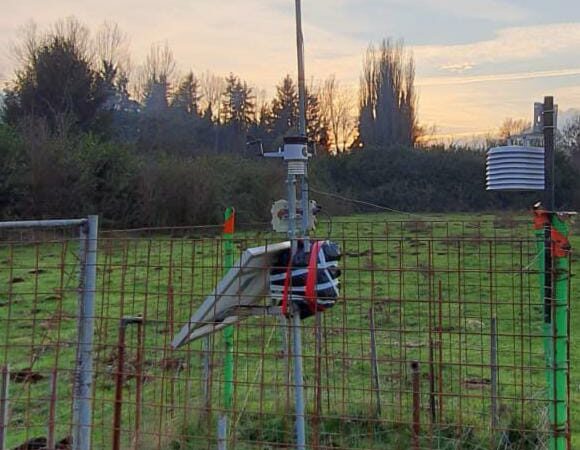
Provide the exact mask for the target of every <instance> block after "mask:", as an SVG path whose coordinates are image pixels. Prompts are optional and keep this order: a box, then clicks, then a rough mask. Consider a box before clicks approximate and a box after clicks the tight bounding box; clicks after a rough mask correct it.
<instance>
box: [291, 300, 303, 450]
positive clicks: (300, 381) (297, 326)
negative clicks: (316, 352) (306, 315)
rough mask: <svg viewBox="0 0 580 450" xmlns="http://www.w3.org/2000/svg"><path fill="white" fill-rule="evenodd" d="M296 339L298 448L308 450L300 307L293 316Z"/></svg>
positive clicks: (295, 389)
mask: <svg viewBox="0 0 580 450" xmlns="http://www.w3.org/2000/svg"><path fill="white" fill-rule="evenodd" d="M292 332H293V338H294V402H295V408H296V448H297V449H298V450H305V449H306V426H305V420H304V378H303V372H302V326H301V322H300V312H299V311H298V307H295V308H294V312H293V315H292Z"/></svg>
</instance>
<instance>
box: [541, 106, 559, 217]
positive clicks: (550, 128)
mask: <svg viewBox="0 0 580 450" xmlns="http://www.w3.org/2000/svg"><path fill="white" fill-rule="evenodd" d="M543 131H544V166H545V168H546V169H545V170H546V188H545V192H544V203H545V207H546V209H547V210H548V211H549V212H554V211H555V207H556V205H555V203H556V202H555V195H554V184H555V180H554V173H555V172H554V97H544V129H543Z"/></svg>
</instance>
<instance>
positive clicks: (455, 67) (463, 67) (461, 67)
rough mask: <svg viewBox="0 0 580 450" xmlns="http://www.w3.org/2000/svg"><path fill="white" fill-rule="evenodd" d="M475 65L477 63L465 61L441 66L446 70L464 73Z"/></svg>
mask: <svg viewBox="0 0 580 450" xmlns="http://www.w3.org/2000/svg"><path fill="white" fill-rule="evenodd" d="M474 67H475V64H472V63H470V62H464V63H461V64H447V65H444V66H441V67H440V69H441V70H445V71H447V72H453V73H463V72H467V71H469V70H471V69H473V68H474Z"/></svg>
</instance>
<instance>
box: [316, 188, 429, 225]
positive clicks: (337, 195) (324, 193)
mask: <svg viewBox="0 0 580 450" xmlns="http://www.w3.org/2000/svg"><path fill="white" fill-rule="evenodd" d="M310 190H311V191H312V192H315V193H317V194H321V195H326V196H328V197H334V198H337V199H339V200H343V201H346V202H351V203H357V204H359V205H364V206H370V207H372V208H375V209H379V210H382V211H388V212H393V213H398V214H407V215H409V216H414V217H420V218H422V219H426V218H428V217H429V216H423V215H421V214H415V213H411V212H407V211H400V210H398V209H394V208H389V207H388V206H384V205H379V204H377V203H372V202H367V201H365V200H358V199H355V198H349V197H345V196H343V195H339V194H333V193H332V192H325V191H320V190H318V189H314V188H313V187H310Z"/></svg>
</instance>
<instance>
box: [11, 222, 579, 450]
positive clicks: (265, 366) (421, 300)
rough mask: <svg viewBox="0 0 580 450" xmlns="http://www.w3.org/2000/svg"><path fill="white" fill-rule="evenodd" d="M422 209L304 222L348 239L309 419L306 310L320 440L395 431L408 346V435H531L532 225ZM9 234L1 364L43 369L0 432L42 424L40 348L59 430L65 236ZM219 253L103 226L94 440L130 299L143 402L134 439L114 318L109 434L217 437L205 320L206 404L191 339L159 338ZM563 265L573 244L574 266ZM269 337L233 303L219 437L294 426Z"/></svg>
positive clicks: (143, 439)
mask: <svg viewBox="0 0 580 450" xmlns="http://www.w3.org/2000/svg"><path fill="white" fill-rule="evenodd" d="M429 218H430V219H433V220H434V222H431V223H429V224H427V225H425V224H422V223H421V222H419V221H415V219H414V218H413V219H412V220H413V221H414V222H411V223H405V222H402V221H403V220H407V221H408V219H409V218H408V217H406V216H397V215H392V214H391V215H361V216H353V217H349V218H343V219H344V220H343V219H340V220H334V223H333V224H332V230H330V229H329V228H330V226H329V224H326V223H325V224H321V226H320V228H319V230H318V231H317V235H318V236H320V237H325V236H326V235H328V234H329V235H330V236H331V237H332V238H333V239H335V240H337V241H338V242H339V243H340V244H341V246H342V248H343V251H344V253H345V255H346V256H345V258H344V260H343V262H342V263H341V264H342V268H343V276H342V297H341V299H340V301H339V302H338V303H337V305H336V306H335V307H334V308H333V309H332V310H330V311H328V312H327V313H325V315H324V330H325V331H324V333H323V348H322V359H321V365H322V367H321V370H320V371H321V379H320V384H321V387H322V389H321V392H320V394H319V395H320V399H321V404H320V408H321V413H322V417H321V418H320V419H319V420H318V421H317V420H316V419H315V415H314V412H315V409H314V408H315V405H316V397H317V393H316V389H315V385H316V384H317V382H316V367H317V360H316V358H315V356H314V355H316V347H315V337H314V334H315V329H314V320H313V319H309V320H307V321H305V322H304V332H303V334H304V354H305V359H304V366H305V374H306V380H305V382H306V396H307V404H308V408H309V420H308V430H309V434H310V436H309V438H310V441H311V442H312V440H313V439H315V438H317V439H318V440H319V442H320V444H321V445H322V446H323V447H322V448H325V447H324V446H326V448H360V449H371V448H377V449H378V448H405V447H408V446H409V445H410V427H409V424H410V423H411V421H412V407H411V398H412V392H411V378H410V369H409V364H410V362H411V361H412V360H419V361H420V362H421V389H422V395H421V403H422V409H421V422H422V438H421V439H422V445H424V446H426V447H427V446H431V447H433V448H439V449H447V448H449V449H451V448H466V449H467V448H473V449H477V448H490V447H493V448H500V449H501V448H505V449H507V448H517V449H522V450H524V449H528V448H529V449H531V448H542V444H541V442H544V441H545V440H546V436H547V434H548V428H547V424H546V419H545V405H546V402H545V398H546V397H545V392H544V386H545V381H544V380H545V375H544V369H543V367H544V366H543V364H544V359H543V347H542V345H543V339H542V337H541V333H542V312H541V303H540V300H541V299H540V297H539V294H538V291H537V275H536V274H535V273H533V270H534V268H535V256H536V253H535V247H534V244H533V242H529V241H525V239H528V238H529V237H530V230H529V227H528V226H527V225H522V224H520V222H518V221H514V220H513V218H510V217H506V216H501V217H496V216H493V215H477V214H455V215H431V216H430V217H429ZM346 219H348V221H347V220H346ZM521 219H523V220H528V217H525V216H523V217H521ZM417 220H419V219H417ZM529 222H531V220H529ZM25 237H26V236H24V237H23V238H22V242H21V243H15V244H13V245H11V244H8V243H6V242H2V243H0V305H1V306H0V323H2V327H1V330H0V336H2V342H3V344H2V346H3V347H2V348H0V351H2V352H3V355H2V361H3V362H7V363H9V364H10V366H11V367H12V369H13V370H22V369H24V368H26V367H31V366H32V367H33V370H34V371H35V372H38V373H40V374H41V375H43V376H45V378H44V379H42V380H40V381H39V382H37V383H16V382H12V384H11V399H12V403H11V423H10V428H9V434H8V447H9V448H12V447H13V446H15V445H17V444H20V443H22V442H23V441H24V440H25V439H27V438H30V437H33V436H39V435H45V434H46V424H47V417H48V404H49V402H48V401H47V396H48V389H49V388H48V386H49V383H48V375H49V374H50V371H51V369H52V368H53V367H55V365H57V366H58V368H59V378H58V398H59V402H58V403H57V421H56V423H57V427H56V428H57V434H58V437H59V438H60V437H63V436H64V435H66V434H68V432H69V428H70V417H71V411H70V389H71V380H72V373H71V372H70V370H71V369H72V367H73V363H74V358H75V354H74V338H75V335H76V322H75V320H74V317H75V313H76V302H77V300H76V291H75V289H76V270H77V269H78V261H77V260H76V257H75V252H76V242H75V241H74V240H71V241H70V242H67V243H66V244H63V242H62V241H61V240H58V241H57V242H54V243H47V242H46V237H42V239H41V240H40V241H39V243H34V242H31V241H28V240H26V239H24V238H25ZM236 238H237V247H238V249H243V248H246V247H248V246H252V245H256V244H263V243H264V242H265V241H269V242H275V241H276V240H279V238H277V237H276V236H273V235H272V234H270V233H259V232H254V231H245V232H241V233H238V234H237V236H236ZM492 238H493V240H492ZM502 238H503V239H504V240H503V241H500V239H502ZM19 239H21V238H19ZM510 239H511V241H510ZM579 245H580V237H573V238H572V246H573V248H576V247H577V246H579ZM220 266H221V241H220V240H219V239H214V238H213V237H211V236H205V237H203V238H201V237H200V238H197V237H196V236H194V235H193V232H192V234H191V235H189V236H187V235H186V236H182V237H179V238H169V237H168V236H164V235H149V236H143V235H136V234H103V235H102V236H101V241H100V253H99V270H98V280H99V281H98V292H97V308H96V315H97V330H96V332H97V334H96V346H95V368H96V370H97V374H96V382H95V410H94V442H95V448H96V449H101V448H102V449H106V448H110V442H111V426H112V425H111V424H112V412H113V400H114V373H115V370H116V366H115V364H116V341H117V331H118V319H119V317H121V316H124V315H135V314H140V315H143V316H144V317H145V318H146V321H147V324H148V325H146V327H145V332H144V348H145V352H144V355H143V359H144V362H143V367H144V369H143V370H144V375H145V382H144V387H143V403H144V407H143V411H142V426H141V436H140V441H139V442H138V443H137V444H135V441H134V437H135V436H134V429H135V422H134V420H135V406H134V405H135V389H136V384H135V379H134V377H133V375H134V373H135V370H136V368H135V366H136V356H137V334H136V328H135V327H130V328H129V329H128V335H127V346H128V348H127V364H126V366H125V371H126V372H127V373H128V375H129V376H128V380H127V381H126V386H125V389H124V391H123V395H124V399H125V403H124V408H123V414H124V415H123V427H122V428H123V433H122V439H123V448H132V446H133V447H135V448H140V449H145V450H146V449H147V448H151V449H154V448H175V449H180V450H185V449H197V448H213V447H215V442H214V443H212V441H211V440H212V439H215V420H216V416H217V411H219V409H220V408H221V381H220V380H221V371H220V368H221V362H222V359H223V353H222V349H223V343H222V342H221V338H220V336H219V335H218V336H215V338H214V340H213V342H212V349H213V350H214V351H213V352H212V358H211V362H212V367H213V372H212V384H211V386H210V392H211V406H212V408H213V413H211V414H205V413H204V412H203V411H204V408H203V394H202V392H203V382H202V356H203V353H202V346H201V343H193V344H191V345H189V346H187V347H186V348H184V349H182V350H179V351H175V352H172V351H171V350H170V349H169V347H168V343H169V342H170V340H171V338H172V335H173V334H174V333H175V332H176V331H177V330H178V329H179V328H180V327H181V325H182V323H183V322H184V321H185V320H187V319H188V318H189V316H190V315H191V312H192V310H194V309H195V308H196V307H197V305H199V304H200V303H201V302H202V301H203V299H204V298H205V296H206V295H207V294H208V293H209V292H210V291H211V289H212V287H213V286H214V285H215V283H216V281H217V280H218V278H219V277H220V275H221V272H222V269H221V268H220ZM521 267H525V268H526V270H524V271H523V272H524V273H523V274H520V272H521V271H520V270H516V271H515V272H510V271H513V270H514V268H515V269H519V268H521ZM577 267H578V262H577V260H576V259H575V258H574V266H573V272H574V273H576V272H577ZM38 269H41V270H40V271H39V270H38ZM400 269H402V271H401V270H400ZM459 269H462V271H461V273H460V272H459ZM20 279H21V280H22V281H17V280H20ZM9 280H12V281H17V282H12V283H11V282H9ZM439 283H441V297H442V302H441V317H442V319H441V327H440V328H441V334H439V333H437V332H435V331H434V330H435V329H437V328H438V327H439V325H438V313H439V311H438V308H439V306H438V305H439V303H438V302H437V298H438V295H439V293H438V286H439ZM577 283H578V281H577V278H576V277H573V278H572V292H573V293H575V292H578V286H577ZM571 303H572V304H573V300H572V301H571ZM429 305H431V311H429ZM490 305H492V306H490ZM371 306H372V307H373V308H374V311H375V322H376V326H377V331H376V334H377V336H376V337H377V342H378V347H377V352H378V356H379V361H380V365H379V366H380V367H379V370H380V384H381V391H380V395H381V409H382V414H381V416H380V417H377V412H376V403H375V392H374V391H373V389H372V382H371V370H370V367H371V363H370V351H369V345H370V344H369V342H370V334H369V317H368V311H369V308H370V307H371ZM492 313H494V314H495V315H496V316H497V320H498V332H499V335H500V337H499V349H498V353H499V364H500V366H501V369H500V386H499V397H500V423H499V428H500V429H502V430H504V431H503V432H498V433H497V434H496V435H492V434H491V433H490V429H489V411H490V388H489V386H488V385H487V382H486V381H485V380H487V379H489V377H490V371H489V334H490V319H491V315H492ZM171 318H173V320H171ZM8 319H10V321H9V322H8ZM7 324H9V326H7ZM571 326H572V344H571V361H572V371H571V405H570V406H571V416H572V429H573V430H576V429H577V428H578V425H580V411H579V409H580V406H578V405H579V404H580V402H579V401H580V392H579V389H578V386H580V377H579V376H578V374H577V373H575V371H574V369H575V366H576V362H577V360H578V355H577V352H576V351H575V346H574V337H575V334H576V333H575V332H576V328H577V327H579V326H580V325H577V324H576V323H575V321H574V320H572V321H571ZM429 330H431V332H430V331H429ZM282 337H283V332H282V329H281V328H280V327H279V326H278V325H277V320H276V319H273V318H266V319H259V318H256V319H249V320H246V321H244V322H242V323H241V324H240V325H239V326H238V327H237V328H236V353H237V358H236V365H235V371H236V372H235V373H236V396H235V401H234V407H235V409H236V411H237V413H236V414H235V415H234V416H233V420H234V422H235V426H236V430H237V431H236V433H235V434H232V435H231V437H230V438H231V445H232V448H236V449H242V450H243V449H246V448H247V449H250V448H280V447H283V446H284V445H285V444H287V443H291V442H292V440H293V415H292V392H291V390H289V389H287V388H286V386H285V385H286V383H287V373H286V371H287V369H288V368H287V364H286V359H285V358H284V357H283V356H282V355H281V354H280V351H281V349H282ZM430 341H431V342H434V345H433V352H434V356H435V361H434V364H433V367H434V372H435V375H436V376H438V374H439V373H440V374H441V375H442V387H443V393H442V398H443V403H444V405H443V411H442V414H441V415H439V410H437V413H438V417H437V420H436V421H435V422H434V423H433V424H431V422H430V417H431V412H430V411H429V408H428V405H429V395H428V389H429V381H428V379H429V364H428V361H429V342H430ZM439 341H441V342H440V343H439ZM57 343H60V345H58V346H57V345H56V344H57ZM439 357H441V359H442V361H443V365H442V366H441V367H439V364H438V358H439ZM478 380H479V381H481V383H482V384H481V386H478V385H477V381H478ZM470 383H471V384H470ZM474 383H475V385H474ZM437 400H439V397H437ZM256 442H263V443H266V442H267V443H268V444H262V445H259V444H256ZM579 444H580V437H579V438H577V437H576V435H573V446H576V445H579ZM268 446H269V447H268ZM458 446H459V447H458Z"/></svg>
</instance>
